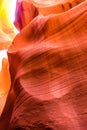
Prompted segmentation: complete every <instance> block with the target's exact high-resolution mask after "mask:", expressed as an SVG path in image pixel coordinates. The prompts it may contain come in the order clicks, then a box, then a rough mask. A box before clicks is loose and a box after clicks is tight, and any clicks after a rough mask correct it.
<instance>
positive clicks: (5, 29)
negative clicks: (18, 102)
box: [0, 0, 16, 115]
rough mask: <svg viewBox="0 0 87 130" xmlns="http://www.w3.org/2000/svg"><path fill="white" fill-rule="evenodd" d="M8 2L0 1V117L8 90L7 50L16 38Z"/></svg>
mask: <svg viewBox="0 0 87 130" xmlns="http://www.w3.org/2000/svg"><path fill="white" fill-rule="evenodd" d="M10 1H11V0H0V115H1V112H2V110H3V107H4V105H5V101H6V98H7V95H8V92H9V89H10V74H9V64H8V58H7V49H8V48H9V46H10V45H11V44H12V41H13V39H14V37H15V36H16V28H15V26H14V25H13V23H12V22H11V21H10V10H11V11H12V8H10ZM12 17H13V16H12Z"/></svg>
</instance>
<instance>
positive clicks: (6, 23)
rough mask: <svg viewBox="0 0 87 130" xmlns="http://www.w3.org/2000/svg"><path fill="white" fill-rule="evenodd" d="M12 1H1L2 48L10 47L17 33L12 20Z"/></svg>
mask: <svg viewBox="0 0 87 130" xmlns="http://www.w3.org/2000/svg"><path fill="white" fill-rule="evenodd" d="M10 1H11V0H1V1H0V50H1V49H6V48H8V47H9V45H10V44H11V42H12V40H13V38H14V37H15V35H16V28H15V27H14V25H13V23H11V21H10Z"/></svg>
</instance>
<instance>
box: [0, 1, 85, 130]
mask: <svg viewBox="0 0 87 130" xmlns="http://www.w3.org/2000/svg"><path fill="white" fill-rule="evenodd" d="M86 34H87V1H84V2H82V3H81V4H79V5H77V6H76V7H74V8H72V9H70V10H68V11H65V12H63V13H59V14H51V15H48V16H42V15H38V16H37V17H35V18H34V19H33V20H32V21H31V22H30V23H29V24H28V25H27V26H26V27H25V28H24V29H22V30H21V32H20V34H18V35H17V36H16V37H15V39H14V40H13V44H12V45H11V46H10V48H9V49H8V60H9V65H10V66H9V68H10V74H11V89H10V91H9V95H8V98H7V102H6V105H5V108H4V110H3V113H2V116H1V118H0V129H1V130H86V129H87V103H86V102H87V91H86V90H87V63H86V60H87V52H86V50H87V35H86ZM7 126H8V127H7Z"/></svg>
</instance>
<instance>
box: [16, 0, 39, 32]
mask: <svg viewBox="0 0 87 130" xmlns="http://www.w3.org/2000/svg"><path fill="white" fill-rule="evenodd" d="M16 5H17V6H16V12H15V21H14V25H15V26H16V27H17V28H18V29H19V30H21V29H22V28H24V27H25V26H26V25H27V24H29V23H30V22H31V20H32V19H33V18H34V17H36V16H37V15H38V11H37V9H36V8H35V7H34V6H33V4H31V3H30V2H28V1H27V0H22V1H21V2H20V0H18V1H17V4H16Z"/></svg>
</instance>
